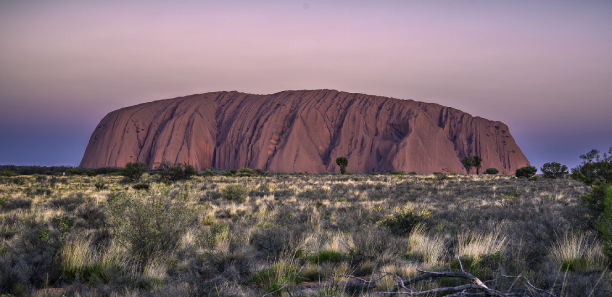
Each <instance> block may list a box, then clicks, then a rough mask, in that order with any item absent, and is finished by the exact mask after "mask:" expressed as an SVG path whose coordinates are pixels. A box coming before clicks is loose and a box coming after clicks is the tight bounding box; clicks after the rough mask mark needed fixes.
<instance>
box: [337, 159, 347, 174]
mask: <svg viewBox="0 0 612 297" xmlns="http://www.w3.org/2000/svg"><path fill="white" fill-rule="evenodd" d="M336 164H338V166H340V173H342V174H346V166H348V158H347V157H345V156H340V157H338V158H336Z"/></svg>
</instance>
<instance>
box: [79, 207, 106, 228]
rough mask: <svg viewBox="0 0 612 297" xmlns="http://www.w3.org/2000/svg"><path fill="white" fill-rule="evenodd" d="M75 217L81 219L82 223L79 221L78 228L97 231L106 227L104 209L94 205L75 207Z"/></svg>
mask: <svg viewBox="0 0 612 297" xmlns="http://www.w3.org/2000/svg"><path fill="white" fill-rule="evenodd" d="M76 216H77V217H78V218H80V219H82V221H79V226H78V227H83V228H88V229H99V228H102V227H104V226H105V225H106V216H105V215H104V209H103V208H102V207H100V206H96V205H94V204H93V203H89V204H83V205H80V206H79V207H77V209H76ZM75 227H76V226H75Z"/></svg>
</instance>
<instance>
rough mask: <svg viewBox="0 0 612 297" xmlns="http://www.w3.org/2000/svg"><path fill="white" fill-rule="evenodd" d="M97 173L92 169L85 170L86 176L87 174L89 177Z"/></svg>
mask: <svg viewBox="0 0 612 297" xmlns="http://www.w3.org/2000/svg"><path fill="white" fill-rule="evenodd" d="M97 175H98V173H96V172H95V171H93V170H89V171H87V176H89V177H94V176H97Z"/></svg>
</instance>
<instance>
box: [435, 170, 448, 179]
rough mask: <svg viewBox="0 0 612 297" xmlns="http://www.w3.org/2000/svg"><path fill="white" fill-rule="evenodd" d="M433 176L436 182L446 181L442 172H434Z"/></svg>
mask: <svg viewBox="0 0 612 297" xmlns="http://www.w3.org/2000/svg"><path fill="white" fill-rule="evenodd" d="M433 175H434V177H435V178H436V179H437V180H444V179H446V174H444V173H443V172H434V173H433Z"/></svg>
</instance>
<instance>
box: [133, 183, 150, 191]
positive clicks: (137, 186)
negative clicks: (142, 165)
mask: <svg viewBox="0 0 612 297" xmlns="http://www.w3.org/2000/svg"><path fill="white" fill-rule="evenodd" d="M132 188H133V189H134V190H145V191H148V190H149V188H151V185H149V184H135V185H133V186H132Z"/></svg>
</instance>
